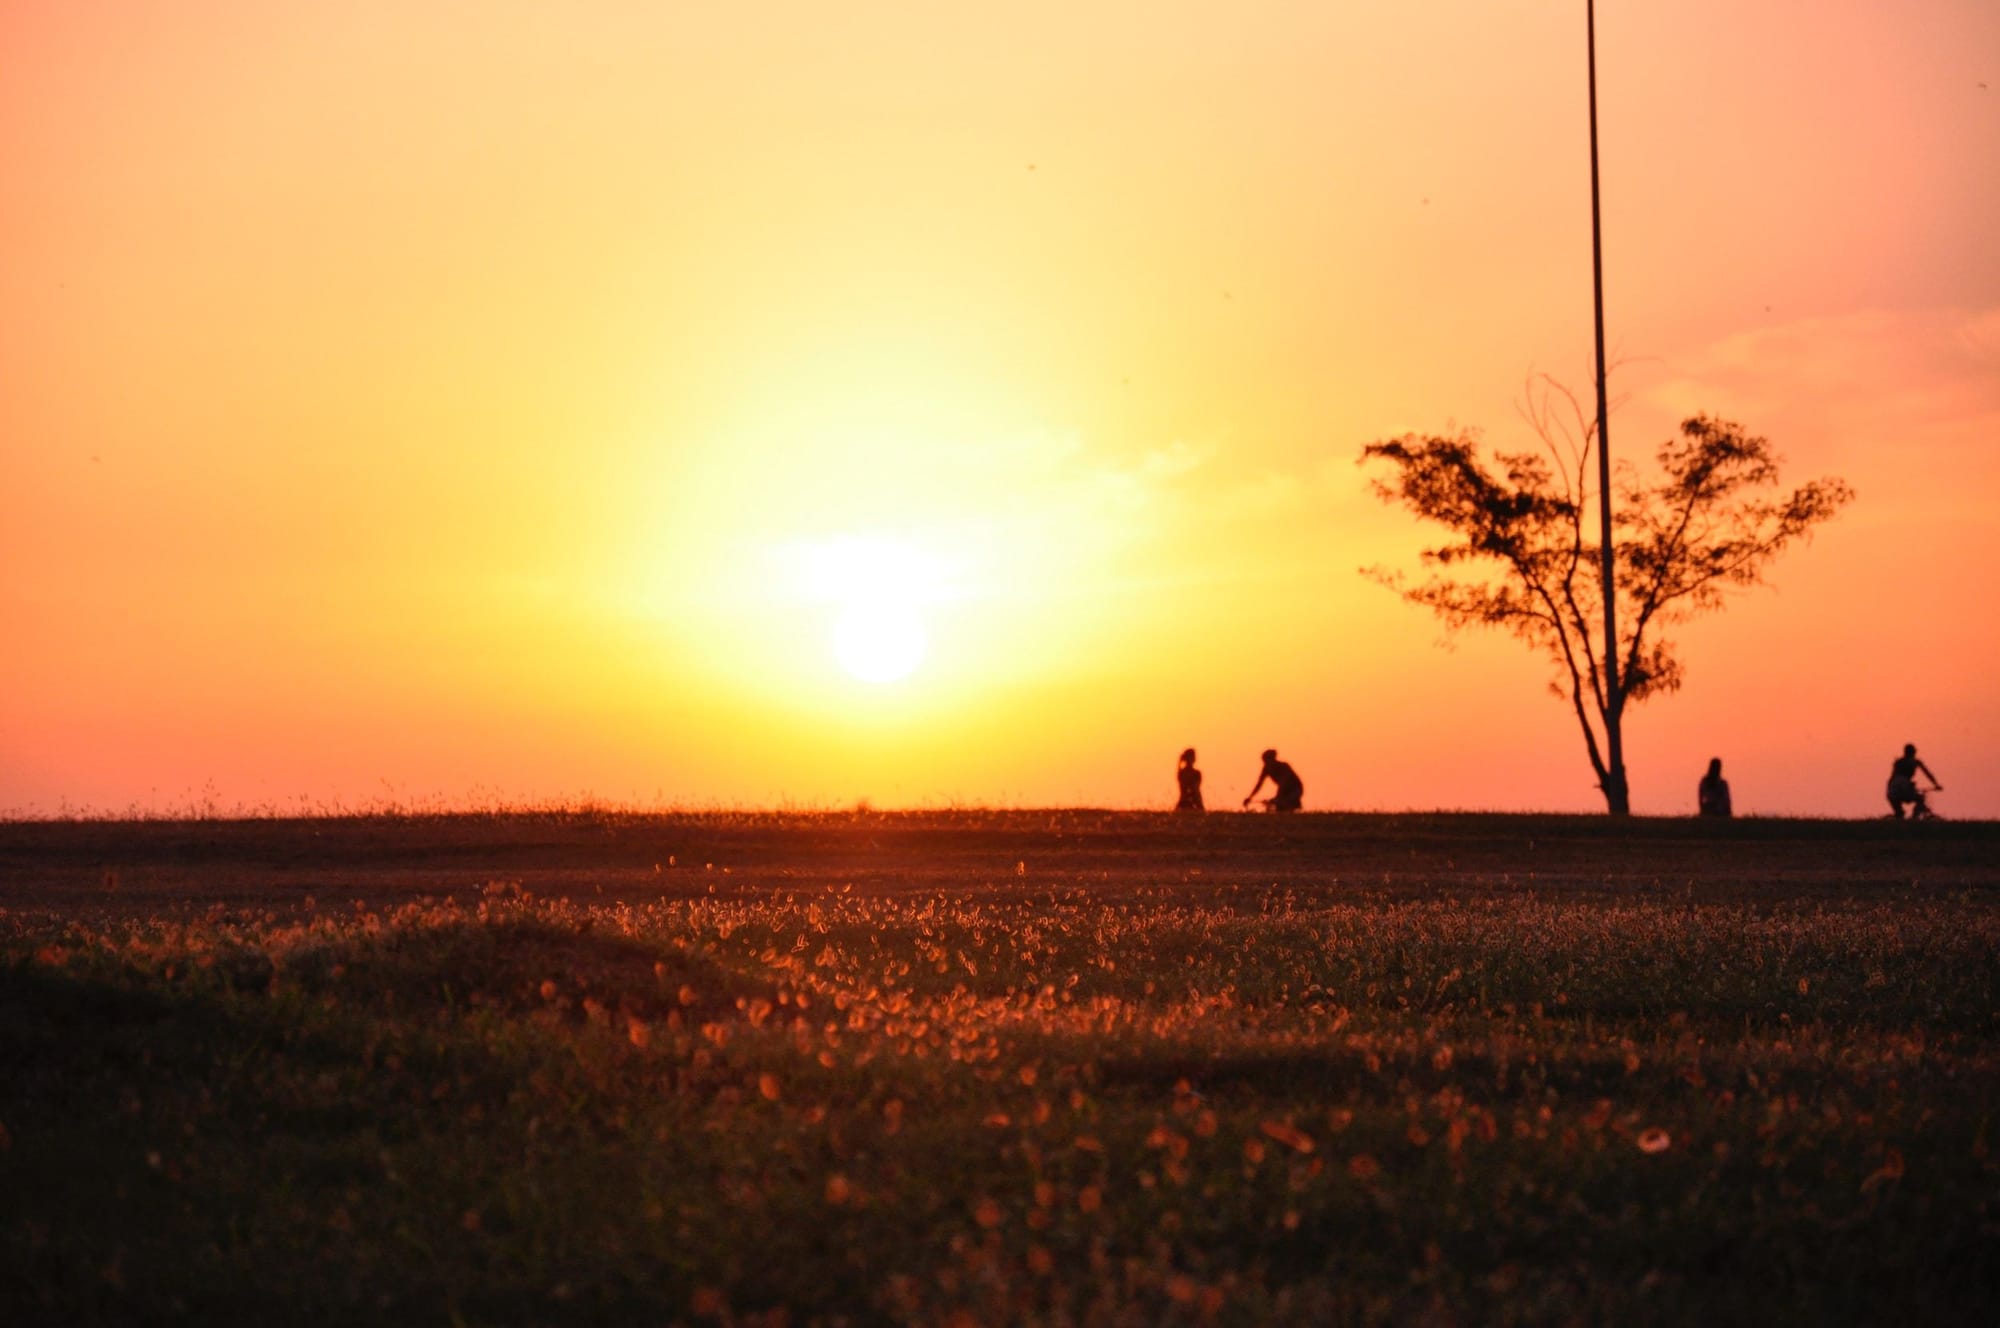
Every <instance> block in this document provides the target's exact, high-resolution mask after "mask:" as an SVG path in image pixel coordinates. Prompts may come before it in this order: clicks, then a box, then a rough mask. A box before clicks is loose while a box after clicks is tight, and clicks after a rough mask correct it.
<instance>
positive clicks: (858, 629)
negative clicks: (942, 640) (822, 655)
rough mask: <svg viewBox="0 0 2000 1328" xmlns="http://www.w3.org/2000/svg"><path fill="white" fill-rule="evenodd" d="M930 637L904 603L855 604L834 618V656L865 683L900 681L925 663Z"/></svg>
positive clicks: (911, 610)
mask: <svg viewBox="0 0 2000 1328" xmlns="http://www.w3.org/2000/svg"><path fill="white" fill-rule="evenodd" d="M929 645H930V636H929V634H928V633H927V632H925V631H924V624H923V621H922V620H921V619H919V618H918V617H917V614H916V611H915V610H914V609H912V608H910V607H909V606H908V605H904V604H894V603H869V602H861V603H856V604H851V605H849V606H848V607H847V608H845V609H843V610H842V611H841V614H840V616H839V617H838V618H835V619H834V620H833V655H834V658H835V659H837V660H839V661H840V666H841V667H842V668H844V669H846V670H847V671H848V672H849V673H851V674H853V675H854V676H855V677H856V678H859V679H860V680H861V681H862V682H896V681H897V680H899V679H902V678H907V677H909V676H910V675H911V674H912V673H914V672H916V669H917V666H918V665H919V664H922V663H923V662H924V651H925V649H926V648H927V647H928V646H929Z"/></svg>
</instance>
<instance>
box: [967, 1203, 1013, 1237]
mask: <svg viewBox="0 0 2000 1328" xmlns="http://www.w3.org/2000/svg"><path fill="white" fill-rule="evenodd" d="M1005 1217H1006V1214H1005V1213H1003V1212H1001V1210H1000V1205H999V1204H998V1203H996V1202H995V1201H994V1200H992V1199H981V1200H980V1201H979V1202H978V1203H976V1204H974V1205H973V1207H972V1220H973V1221H975V1222H977V1223H978V1224H979V1225H980V1226H982V1227H984V1228H986V1230H988V1231H991V1230H992V1229H993V1228H995V1227H997V1226H999V1225H1000V1223H1001V1221H1002V1220H1003V1219H1004V1218H1005Z"/></svg>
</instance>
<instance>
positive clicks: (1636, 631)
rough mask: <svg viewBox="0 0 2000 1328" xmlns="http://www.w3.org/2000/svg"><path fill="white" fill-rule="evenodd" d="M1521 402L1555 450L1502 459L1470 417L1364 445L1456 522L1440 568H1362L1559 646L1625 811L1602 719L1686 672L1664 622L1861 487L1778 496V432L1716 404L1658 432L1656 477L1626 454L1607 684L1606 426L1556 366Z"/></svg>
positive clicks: (1423, 510) (1388, 481)
mask: <svg viewBox="0 0 2000 1328" xmlns="http://www.w3.org/2000/svg"><path fill="white" fill-rule="evenodd" d="M1522 414H1523V415H1524V417H1525V418H1526V419H1527V421H1528V423H1529V425H1530V427H1531V428H1532V429H1533V430H1534V432H1535V434H1536V435H1537V436H1538V437H1539V438H1540V440H1541V442H1542V444H1543V448H1544V451H1545V452H1546V455H1543V454H1541V453H1537V452H1532V451H1530V452H1496V453H1495V454H1494V455H1493V466H1495V467H1497V468H1498V469H1497V473H1496V470H1495V469H1494V468H1492V467H1489V465H1488V464H1487V462H1486V461H1484V460H1483V459H1482V458H1481V456H1480V454H1479V445H1478V438H1477V435H1476V434H1472V433H1460V434H1459V435H1457V436H1455V437H1420V436H1418V435H1416V434H1409V435H1405V436H1404V437H1402V438H1398V439H1393V440H1390V441H1386V442H1377V443H1371V444H1369V445H1368V446H1367V447H1365V448H1363V449H1362V454H1361V463H1362V464H1364V465H1366V464H1368V463H1371V462H1374V463H1386V465H1387V466H1388V468H1389V474H1388V476H1387V477H1386V478H1378V479H1376V480H1375V481H1374V488H1375V492H1376V493H1377V494H1378V495H1379V496H1380V497H1381V498H1382V499H1383V501H1385V502H1388V503H1391V504H1400V505H1401V506H1403V507H1406V508H1408V509H1409V510H1410V511H1412V512H1414V513H1415V514H1416V515H1417V516H1419V517H1421V518H1423V519H1424V520H1427V521H1433V522H1436V523H1437V524H1439V525H1441V526H1443V527H1444V528H1445V529H1446V530H1447V531H1448V532H1450V538H1449V539H1448V540H1447V541H1446V542H1445V543H1443V544H1440V545H1438V546H1436V547H1435V548H1430V549H1426V550H1424V553H1423V561H1424V563H1425V565H1426V566H1427V567H1429V568H1430V569H1432V571H1431V575H1430V576H1429V577H1428V578H1426V579H1425V580H1423V581H1421V582H1419V583H1414V584H1413V583H1411V582H1410V581H1408V580H1407V579H1406V578H1404V577H1403V576H1402V575H1400V574H1398V573H1394V572H1390V571H1385V570H1383V569H1382V568H1379V567H1374V568H1366V569H1363V570H1364V574H1365V575H1367V576H1370V577H1372V578H1373V579H1375V580H1376V581H1379V582H1380V583H1382V584H1383V585H1385V586H1387V587H1389V588H1390V589H1391V590H1394V591H1396V592H1397V593H1398V594H1400V595H1401V596H1402V597H1403V598H1404V599H1406V600H1409V601H1410V602H1411V603H1413V604H1421V605H1423V606H1424V607H1425V608H1428V609H1430V610H1431V611H1432V612H1433V613H1435V614H1437V616H1438V617H1439V618H1441V619H1442V620H1443V621H1444V623H1445V625H1446V627H1447V628H1448V629H1451V630H1454V631H1455V630H1458V629H1460V628H1465V627H1499V628H1502V629H1504V630H1506V631H1509V632H1512V633H1513V634H1514V635H1515V636H1518V637H1520V638H1521V639H1522V640H1524V641H1526V642H1527V643H1528V644H1529V645H1531V646H1533V647H1535V648H1536V649H1538V650H1541V651H1543V652H1544V653H1546V654H1547V655H1548V656H1549V658H1550V659H1551V660H1552V661H1553V662H1554V664H1555V666H1556V676H1555V678H1554V679H1552V680H1551V682H1550V684H1549V687H1550V690H1551V691H1553V692H1554V693H1555V694H1556V695H1557V696H1559V697H1560V696H1566V697H1567V698H1568V699H1569V702H1570V705H1571V707H1572V708H1573V709H1574V710H1575V712H1576V720H1577V724H1578V725H1579V726H1580V727H1581V728H1582V730H1583V740H1584V746H1585V748H1586V749H1587V750H1588V752H1589V753H1590V765H1591V769H1592V770H1593V771H1595V772H1596V774H1597V782H1598V787H1599V788H1600V789H1602V790H1603V792H1604V798H1605V803H1606V806H1607V807H1608V809H1609V810H1610V811H1611V812H1612V814H1614V815H1623V814H1624V813H1626V812H1628V811H1630V810H1631V795H1630V789H1629V787H1628V785H1627V783H1626V780H1625V772H1624V771H1623V770H1616V771H1614V770H1610V769H1608V768H1607V767H1606V764H1605V755H1604V747H1603V743H1602V742H1601V741H1600V734H1601V733H1602V731H1603V729H1604V726H1605V724H1606V723H1607V721H1609V722H1617V721H1619V720H1620V719H1622V717H1623V713H1624V708H1625V707H1626V706H1628V705H1630V704H1632V703H1634V702H1638V701H1644V700H1645V699H1646V698H1648V697H1650V696H1654V695H1657V694H1659V693H1662V692H1671V691H1675V690H1677V689H1678V688H1679V687H1680V685H1681V678H1682V670H1681V663H1680V660H1679V658H1678V657H1677V655H1676V653H1675V648H1674V646H1673V643H1672V642H1670V641H1667V640H1664V639H1662V637H1661V635H1660V633H1661V629H1663V628H1665V627H1668V626H1670V625H1672V624H1675V623H1679V622H1683V621H1685V620H1687V619H1689V618H1692V617H1694V616H1695V615H1697V614H1700V613H1705V612H1708V611H1710V610H1712V609H1717V608H1720V607H1721V606H1722V604H1723V602H1724V596H1725V594H1726V592H1728V591H1729V590H1731V589H1741V588H1746V587H1750V586H1755V585H1759V584H1761V583H1762V581H1763V574H1764V569H1765V568H1766V567H1767V566H1768V565H1769V564H1770V563H1771V561H1772V560H1773V559H1774V558H1776V557H1777V556H1778V554H1780V553H1781V552H1783V551H1784V549H1785V546H1786V545H1788V544H1790V543H1792V541H1794V540H1797V539H1800V538H1803V537H1809V536H1810V535H1811V533H1812V531H1813V528H1814V527H1815V526H1818V525H1819V524H1820V523H1821V522H1823V521H1826V520H1828V519H1829V518H1830V517H1832V516H1833V515H1834V514H1835V513H1836V512H1838V511H1839V510H1840V508H1841V507H1842V505H1844V504H1845V503H1847V502H1849V501H1850V500H1851V499H1852V498H1853V497H1854V491H1853V490H1852V489H1851V488H1850V487H1849V486H1848V485H1847V484H1846V482H1845V481H1843V480H1839V479H1822V480H1815V481H1813V482H1812V483H1810V484H1806V485H1803V486H1802V487H1800V488H1798V489H1795V490H1793V491H1792V492H1791V493H1789V494H1785V495H1783V496H1777V494H1776V492H1774V491H1776V489H1777V485H1778V458H1777V456H1775V455H1774V454H1773V453H1772V451H1771V445H1770V444H1769V443H1768V442H1766V441H1765V440H1764V439H1762V438H1756V437H1752V436H1750V435H1749V434H1746V433H1745V432H1744V431H1743V429H1742V428H1741V427H1740V426H1738V425H1735V424H1731V423H1729V422H1728V421H1726V420H1717V419H1712V418H1710V417H1708V416H1706V415H1697V416H1695V417H1694V418H1693V419H1691V420H1688V421H1686V422H1685V423H1683V424H1682V425H1681V431H1680V436H1679V437H1677V438H1670V439H1668V440H1667V441H1665V442H1663V443H1661V444H1660V447H1659V451H1658V452H1657V454H1656V461H1657V466H1656V473H1655V474H1654V476H1652V477H1651V478H1647V477H1643V476H1641V475H1639V474H1638V473H1637V472H1636V471H1635V470H1633V468H1632V467H1630V466H1620V467H1619V468H1618V479H1617V480H1616V481H1614V487H1615V490H1616V492H1615V494H1614V507H1613V512H1612V520H1613V535H1612V545H1613V553H1614V555H1615V557H1614V562H1615V566H1616V577H1615V579H1616V583H1617V594H1618V621H1619V638H1620V639H1619V646H1618V654H1619V657H1618V665H1619V672H1620V675H1621V676H1620V678H1619V682H1620V684H1621V685H1620V687H1619V688H1618V694H1617V695H1616V696H1607V695H1606V688H1605V685H1604V669H1603V667H1602V659H1601V654H1602V640H1601V625H1602V623H1603V617H1604V615H1603V601H1602V599H1601V593H1602V592H1601V577H1600V571H1599V567H1600V563H1599V557H1600V555H1599V545H1598V544H1597V543H1596V542H1595V541H1593V540H1592V539H1591V538H1590V537H1589V531H1590V530H1591V529H1592V528H1594V523H1593V524H1592V525H1586V523H1585V521H1584V511H1585V506H1586V504H1587V503H1588V502H1590V501H1591V495H1590V492H1589V486H1588V484H1587V482H1586V480H1587V476H1588V474H1589V469H1588V466H1587V463H1588V461H1589V458H1590V452H1591V447H1592V445H1593V443H1594V441H1595V434H1596V426H1595V424H1594V423H1592V422H1591V421H1589V420H1587V419H1586V418H1585V417H1584V414H1583V412H1582V410H1581V409H1580V408H1579V407H1578V403H1577V401H1576V398H1575V396H1574V395H1573V394H1571V393H1570V392H1569V391H1568V390H1567V389H1565V388H1563V387H1562V386H1561V385H1560V384H1557V383H1555V382H1554V381H1553V380H1551V379H1546V378H1545V379H1542V380H1540V381H1539V382H1537V383H1535V384H1532V385H1531V387H1530V391H1529V394H1528V399H1527V402H1526V403H1525V405H1524V406H1523V408H1522Z"/></svg>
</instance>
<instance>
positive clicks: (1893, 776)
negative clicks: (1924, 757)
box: [1889, 742, 1944, 821]
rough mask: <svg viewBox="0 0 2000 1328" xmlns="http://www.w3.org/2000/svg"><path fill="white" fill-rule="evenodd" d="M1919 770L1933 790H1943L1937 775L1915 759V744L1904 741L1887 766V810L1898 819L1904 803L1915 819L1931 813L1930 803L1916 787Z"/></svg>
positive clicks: (1901, 815)
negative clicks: (1900, 752)
mask: <svg viewBox="0 0 2000 1328" xmlns="http://www.w3.org/2000/svg"><path fill="white" fill-rule="evenodd" d="M1919 770H1921V771H1923V772H1924V778H1925V779H1928V780H1929V781H1930V782H1931V788H1932V789H1933V790H1934V791H1936V792H1943V791H1944V785H1942V784H1940V783H1938V777H1937V776H1936V775H1934V774H1932V773H1931V768H1930V767H1929V766H1927V765H1925V764H1924V763H1923V762H1922V761H1919V760H1918V759H1917V744H1915V743H1914V742H1906V743H1904V744H1903V754H1902V755H1901V756H1899V757H1897V758H1896V760H1895V763H1894V764H1893V765H1891V766H1890V767H1889V810H1890V811H1891V812H1892V813H1894V814H1895V817H1896V819H1897V820H1899V821H1900V820H1902V819H1903V807H1904V805H1905V804H1909V806H1910V816H1911V817H1912V818H1913V819H1915V820H1919V821H1921V820H1923V819H1924V818H1925V817H1927V816H1930V815H1933V813H1932V811H1931V805H1930V803H1928V802H1926V801H1924V791H1923V790H1922V789H1920V788H1918V787H1917V772H1918V771H1919Z"/></svg>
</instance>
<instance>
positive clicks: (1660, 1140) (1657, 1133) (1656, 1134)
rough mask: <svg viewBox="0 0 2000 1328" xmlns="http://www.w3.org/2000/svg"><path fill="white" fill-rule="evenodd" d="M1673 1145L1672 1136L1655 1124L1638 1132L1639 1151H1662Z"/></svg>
mask: <svg viewBox="0 0 2000 1328" xmlns="http://www.w3.org/2000/svg"><path fill="white" fill-rule="evenodd" d="M1673 1146H1674V1141H1673V1136H1671V1135H1669V1134H1668V1133H1667V1132H1666V1131H1665V1130H1663V1129H1661V1128H1660V1127H1659V1126H1657V1125H1654V1126H1649V1127H1648V1128H1646V1129H1644V1130H1641V1131H1640V1132H1639V1151H1640V1152H1642V1153H1664V1152H1666V1151H1667V1150H1668V1149H1669V1148H1672V1147H1673Z"/></svg>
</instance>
